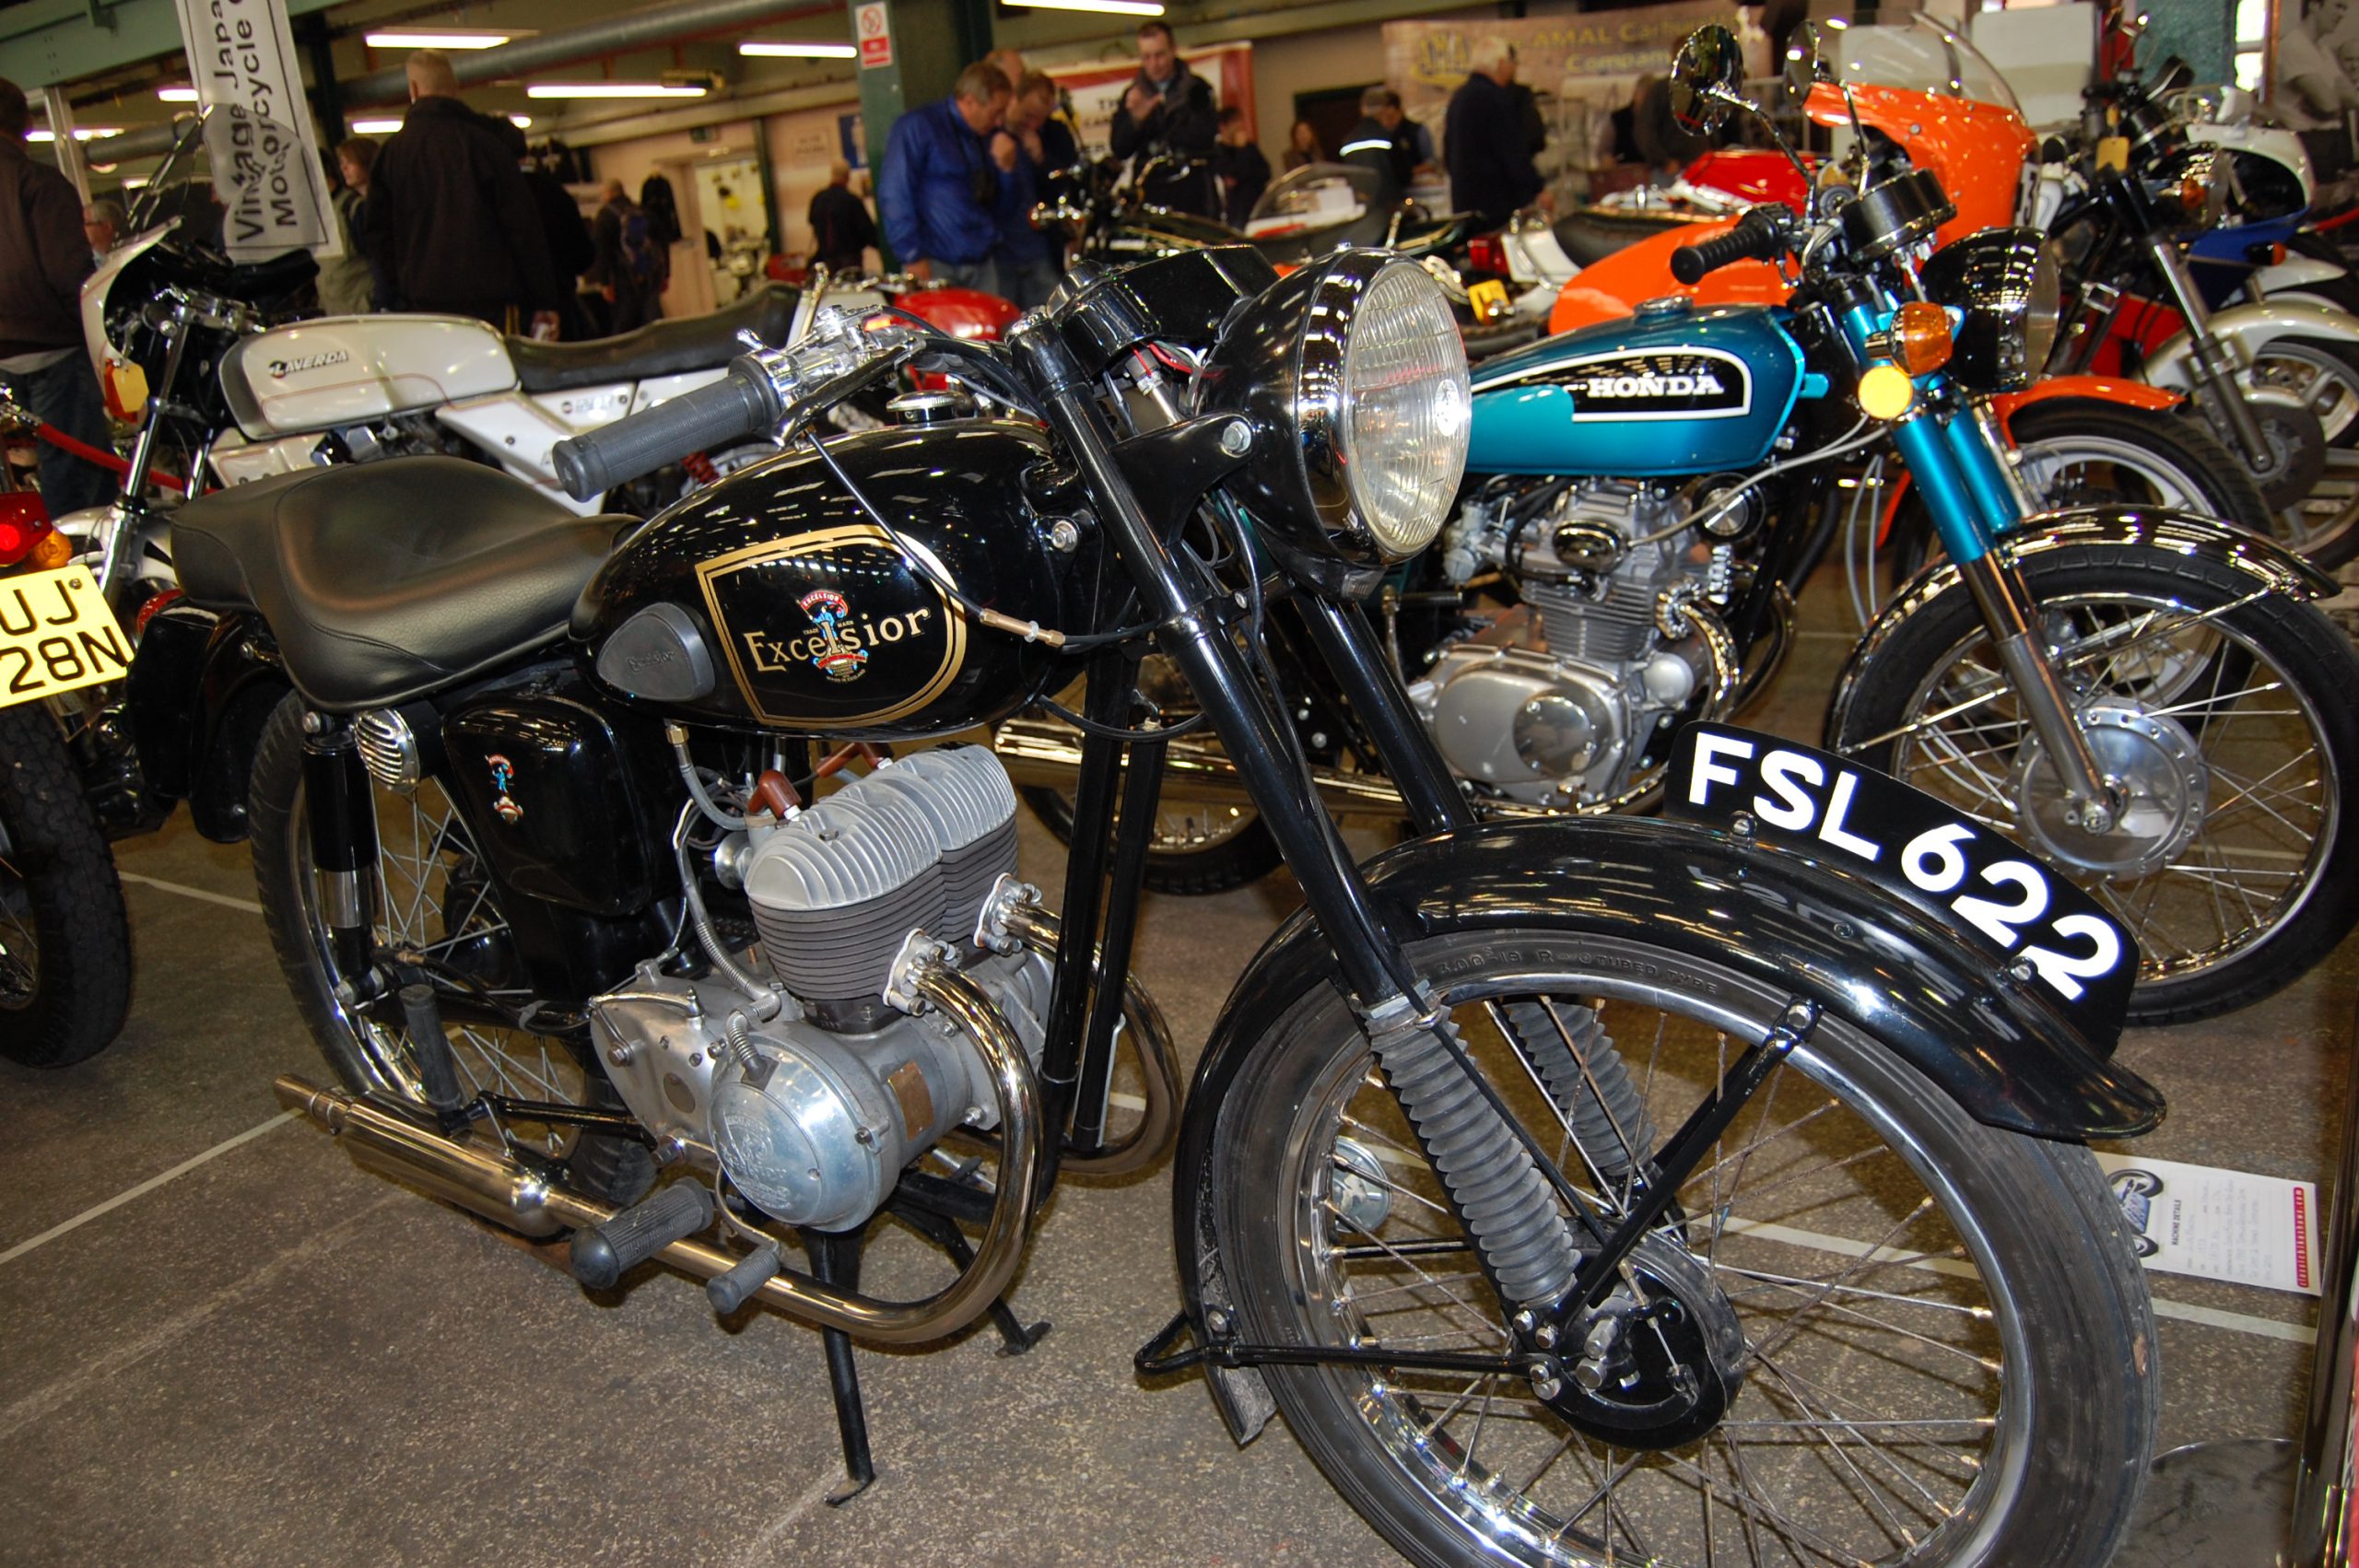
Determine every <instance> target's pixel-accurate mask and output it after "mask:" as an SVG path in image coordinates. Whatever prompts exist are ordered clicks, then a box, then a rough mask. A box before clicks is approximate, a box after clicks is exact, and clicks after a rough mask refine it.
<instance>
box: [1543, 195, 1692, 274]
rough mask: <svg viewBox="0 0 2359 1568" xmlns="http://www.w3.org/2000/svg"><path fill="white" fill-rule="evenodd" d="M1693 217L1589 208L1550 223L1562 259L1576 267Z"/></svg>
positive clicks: (1689, 222)
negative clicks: (1560, 249) (1563, 254)
mask: <svg viewBox="0 0 2359 1568" xmlns="http://www.w3.org/2000/svg"><path fill="white" fill-rule="evenodd" d="M1695 221H1696V220H1695V219H1694V218H1690V217H1674V216H1671V215H1670V214H1668V213H1653V212H1601V211H1598V210H1596V209H1594V208H1591V209H1589V210H1587V211H1583V212H1576V213H1567V215H1566V216H1563V217H1560V218H1558V219H1557V220H1556V221H1555V225H1554V227H1555V231H1556V243H1557V244H1559V245H1561V246H1563V247H1564V250H1565V257H1566V259H1567V261H1569V262H1571V263H1573V265H1575V266H1577V267H1589V266H1595V265H1596V264H1597V263H1600V262H1602V261H1603V260H1605V258H1606V257H1608V256H1611V255H1613V254H1614V253H1615V252H1620V251H1626V250H1628V249H1629V248H1630V247H1631V246H1633V245H1635V244H1637V242H1638V241H1639V240H1651V239H1653V238H1654V237H1655V236H1656V235H1658V234H1661V232H1662V231H1663V230H1664V229H1666V228H1684V227H1686V226H1687V225H1688V224H1691V223H1693V222H1695Z"/></svg>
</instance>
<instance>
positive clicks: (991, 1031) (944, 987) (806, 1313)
mask: <svg viewBox="0 0 2359 1568" xmlns="http://www.w3.org/2000/svg"><path fill="white" fill-rule="evenodd" d="M911 985H912V987H913V989H915V990H916V991H917V993H918V994H919V995H920V996H921V997H923V998H924V999H925V1000H927V1001H928V1002H930V1003H932V1004H933V1006H935V1007H937V1008H939V1009H941V1010H942V1012H944V1013H945V1014H946V1015H948V1017H949V1018H950V1019H951V1021H952V1022H953V1023H955V1024H957V1026H958V1027H959V1028H960V1029H962V1030H964V1031H966V1032H967V1034H968V1038H970V1039H972V1040H973V1041H974V1042H975V1043H976V1045H977V1046H978V1047H980V1049H981V1051H982V1053H983V1057H984V1059H985V1060H986V1061H987V1062H988V1063H989V1064H990V1066H991V1069H992V1089H993V1091H994V1094H995V1097H996V1098H997V1100H998V1103H999V1115H1000V1148H1001V1151H1002V1153H1001V1163H1000V1169H999V1173H998V1181H999V1189H998V1192H997V1194H996V1195H995V1198H994V1200H993V1202H992V1216H991V1223H989V1224H988V1225H987V1226H986V1227H985V1228H984V1231H983V1238H982V1241H981V1242H980V1244H979V1245H978V1246H977V1247H976V1249H975V1260H974V1261H973V1262H972V1263H970V1264H968V1266H967V1267H966V1268H965V1269H963V1270H959V1274H958V1277H957V1279H956V1280H954V1281H951V1282H950V1283H949V1284H948V1285H946V1286H945V1287H944V1288H943V1289H942V1290H940V1291H938V1292H936V1293H934V1294H933V1295H931V1296H927V1297H926V1298H924V1299H923V1300H921V1301H913V1302H883V1301H876V1300H874V1299H873V1298H871V1297H868V1296H863V1295H859V1294H856V1293H851V1292H847V1291H841V1290H838V1289H835V1288H834V1287H832V1286H829V1285H823V1284H821V1283H820V1282H819V1281H816V1280H815V1279H813V1278H811V1277H810V1276H809V1275H808V1274H802V1273H797V1272H794V1271H792V1270H781V1271H780V1272H779V1273H778V1274H777V1275H776V1276H774V1277H772V1278H771V1279H769V1280H768V1281H764V1282H763V1284H762V1286H761V1288H760V1289H759V1290H757V1291H756V1292H755V1293H754V1297H753V1298H749V1299H759V1300H761V1301H762V1302H764V1303H766V1304H767V1305H770V1306H773V1307H776V1308H777V1309H778V1310H779V1311H780V1312H783V1313H785V1314H787V1315H788V1316H792V1317H798V1318H801V1319H802V1320H803V1321H804V1322H806V1323H811V1324H815V1325H816V1326H818V1327H819V1328H841V1329H842V1330H844V1331H845V1332H846V1333H848V1334H851V1335H855V1336H857V1337H859V1338H861V1339H863V1340H871V1341H873V1342H875V1343H878V1344H886V1345H914V1344H922V1343H924V1342H926V1341H928V1340H939V1339H941V1338H943V1337H944V1336H945V1335H949V1334H955V1333H957V1331H958V1330H959V1329H961V1328H965V1327H966V1326H967V1325H968V1324H969V1323H972V1322H974V1321H975V1320H976V1319H977V1318H979V1317H980V1316H983V1314H984V1313H986V1312H988V1311H990V1310H991V1305H992V1303H993V1302H995V1301H997V1300H998V1299H999V1298H1000V1296H1001V1294H1002V1293H1004V1292H1005V1291H1006V1289H1007V1286H1008V1282H1009V1281H1011V1280H1013V1279H1014V1278H1015V1267H1016V1264H1017V1263H1018V1262H1019V1261H1020V1260H1021V1259H1022V1258H1023V1254H1024V1242H1025V1237H1026V1235H1027V1234H1028V1232H1029V1231H1030V1229H1031V1223H1032V1191H1033V1187H1034V1184H1035V1181H1036V1180H1037V1177H1038V1175H1039V1166H1040V1158H1041V1147H1042V1145H1041V1137H1042V1128H1041V1124H1040V1094H1039V1087H1038V1086H1037V1085H1036V1084H1035V1083H1034V1082H1033V1078H1032V1064H1031V1061H1030V1060H1029V1059H1027V1057H1026V1056H1025V1054H1024V1047H1023V1045H1022V1043H1021V1042H1019V1041H1018V1040H1017V1039H1016V1037H1015V1033H1014V1031H1012V1030H1010V1029H1009V1028H1008V1026H1007V1024H1005V1023H1004V1022H1003V1020H1002V1019H1001V1017H1000V1014H999V1010H998V1009H997V1008H996V1007H994V1006H993V1005H992V1001H991V999H990V998H989V997H987V996H986V995H984V994H983V992H982V991H980V989H977V988H976V986H975V984H974V982H972V981H971V980H968V978H967V977H965V976H963V975H961V974H959V973H958V972H957V970H955V969H951V968H948V967H947V966H945V965H924V966H922V967H921V968H919V969H918V970H917V971H916V972H915V973H914V974H913V976H912V977H911ZM1150 1076H1151V1075H1150ZM272 1087H273V1089H274V1091H275V1092H276V1094H277V1096H278V1103H279V1104H280V1105H282V1106H286V1107H287V1108H288V1110H290V1111H300V1112H301V1113H302V1114H303V1115H304V1116H306V1117H310V1118H311V1120H312V1121H313V1122H316V1123H317V1124H318V1125H319V1126H321V1127H323V1128H324V1129H327V1130H328V1131H329V1132H331V1133H334V1135H335V1136H336V1137H337V1139H338V1140H339V1141H341V1142H342V1143H343V1144H344V1147H345V1149H346V1152H347V1153H350V1154H351V1156H352V1159H353V1163H354V1164H358V1166H360V1167H361V1169H363V1170H366V1171H370V1172H372V1173H374V1174H376V1175H379V1176H389V1177H391V1178H393V1180H396V1181H401V1182H405V1183H406V1184H408V1185H409V1186H412V1187H415V1188H419V1189H420V1190H422V1191H424V1192H427V1193H429V1194H431V1195H432V1196H434V1197H436V1198H440V1199H446V1200H447V1201H449V1202H452V1203H455V1204H457V1205H458V1206H459V1207H460V1208H462V1209H464V1210H466V1211H469V1212H471V1213H475V1214H480V1215H482V1216H483V1217H484V1218H485V1219H487V1220H490V1221H492V1222H493V1223H497V1224H500V1225H505V1226H507V1227H508V1228H509V1229H511V1230H514V1231H519V1232H522V1234H523V1235H529V1236H551V1235H556V1234H557V1233H558V1232H559V1231H563V1230H578V1229H581V1228H584V1227H587V1226H592V1225H601V1224H604V1223H606V1222H607V1221H608V1220H611V1219H613V1218H614V1217H615V1215H616V1212H617V1211H616V1209H615V1208H614V1207H613V1206H612V1205H611V1204H606V1203H601V1202H599V1201H598V1200H597V1199H593V1198H587V1197H584V1196H583V1195H581V1193H578V1192H573V1191H569V1190H568V1189H567V1188H561V1187H552V1186H550V1185H549V1184H548V1183H547V1182H546V1181H544V1180H542V1179H541V1178H540V1177H539V1176H536V1175H535V1174H534V1173H533V1172H532V1171H530V1170H527V1169H526V1168H525V1167H524V1166H522V1165H521V1164H517V1163H516V1162H514V1161H512V1160H511V1159H509V1158H507V1157H506V1156H505V1155H501V1154H496V1153H490V1152H489V1151H487V1150H482V1149H473V1148H469V1147H467V1146H466V1145H464V1144H463V1143H459V1142H456V1141H452V1140H451V1139H448V1138H445V1137H443V1136H442V1135H441V1134H440V1133H438V1132H430V1131H428V1130H427V1129H424V1128H421V1127H417V1126H416V1125H414V1124H412V1123H411V1122H409V1121H406V1120H405V1119H404V1118H402V1117H397V1116H394V1115H393V1114H392V1113H391V1112H388V1111H384V1110H381V1109H379V1108H378V1107H377V1106H373V1105H370V1103H369V1102H367V1101H365V1100H359V1099H356V1098H354V1097H353V1096H352V1095H350V1094H345V1093H344V1092H343V1091H341V1090H336V1089H323V1088H322V1087H320V1086H319V1085H317V1084H315V1083H311V1082H306V1081H305V1080H303V1079H300V1078H297V1077H295V1076H293V1075H292V1074H289V1075H288V1076H287V1077H284V1078H281V1079H279V1080H278V1081H277V1082H276V1083H275V1084H273V1085H272ZM655 1256H656V1258H658V1259H659V1260H661V1261H663V1262H664V1263H668V1264H670V1265H671V1266H672V1267H673V1268H675V1269H677V1270H680V1271H681V1272H683V1273H687V1274H693V1275H695V1276H696V1277H697V1278H698V1279H700V1280H710V1279H712V1278H714V1277H715V1276H717V1275H721V1274H725V1273H727V1272H729V1271H730V1270H732V1269H734V1268H735V1267H736V1266H737V1265H738V1264H739V1263H741V1262H743V1261H744V1260H745V1259H744V1256H743V1255H742V1254H739V1253H735V1252H732V1251H729V1250H728V1249H726V1248H724V1247H719V1246H713V1245H711V1244H710V1242H703V1241H698V1240H696V1239H694V1238H690V1239H688V1240H685V1241H675V1242H674V1243H673V1244H672V1245H671V1246H667V1247H665V1248H664V1249H663V1251H661V1252H659V1253H657V1254H656V1255H655Z"/></svg>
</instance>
